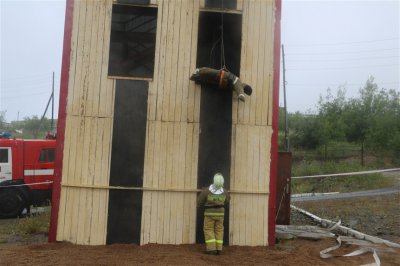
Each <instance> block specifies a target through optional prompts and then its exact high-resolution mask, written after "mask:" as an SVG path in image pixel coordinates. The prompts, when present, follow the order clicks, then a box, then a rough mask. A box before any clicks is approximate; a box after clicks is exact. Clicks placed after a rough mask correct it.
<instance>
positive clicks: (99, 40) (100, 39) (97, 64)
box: [90, 1, 106, 116]
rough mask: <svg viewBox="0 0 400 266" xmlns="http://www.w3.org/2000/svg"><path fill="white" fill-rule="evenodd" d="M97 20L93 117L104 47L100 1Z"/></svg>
mask: <svg viewBox="0 0 400 266" xmlns="http://www.w3.org/2000/svg"><path fill="white" fill-rule="evenodd" d="M97 6H98V7H97V9H98V11H97V12H96V13H98V20H97V23H96V24H97V27H96V31H95V32H94V34H95V35H96V38H97V41H96V50H95V51H96V52H95V55H94V67H93V69H92V72H91V73H93V75H92V79H94V80H93V86H92V87H91V96H90V97H91V99H92V101H93V104H92V110H91V113H92V115H93V116H98V115H99V101H100V99H99V96H100V86H101V83H100V81H101V66H102V59H103V45H104V27H105V15H106V7H105V5H104V3H103V2H102V1H99V2H98V3H97Z"/></svg>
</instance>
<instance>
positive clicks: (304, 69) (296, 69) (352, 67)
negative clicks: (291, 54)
mask: <svg viewBox="0 0 400 266" xmlns="http://www.w3.org/2000/svg"><path fill="white" fill-rule="evenodd" d="M395 66H397V67H398V66H399V65H375V66H351V67H345V66H344V67H340V68H287V69H286V70H295V71H313V70H343V69H357V68H367V67H395Z"/></svg>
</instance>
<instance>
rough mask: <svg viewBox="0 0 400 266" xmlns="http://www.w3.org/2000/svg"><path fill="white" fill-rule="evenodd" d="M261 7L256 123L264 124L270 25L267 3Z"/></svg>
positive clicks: (262, 3)
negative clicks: (267, 33) (265, 55)
mask: <svg viewBox="0 0 400 266" xmlns="http://www.w3.org/2000/svg"><path fill="white" fill-rule="evenodd" d="M259 9H260V12H261V14H260V23H259V24H260V27H259V34H258V36H259V38H260V39H259V48H258V60H257V82H256V87H257V94H256V95H254V96H255V100H256V110H255V115H256V117H255V124H256V125H262V124H263V123H262V111H263V96H264V91H265V90H268V89H269V88H268V84H266V83H265V72H264V54H265V46H267V45H268V44H267V43H266V42H265V38H266V32H267V31H266V27H269V25H266V21H267V12H266V7H265V3H264V2H261V5H260V6H259Z"/></svg>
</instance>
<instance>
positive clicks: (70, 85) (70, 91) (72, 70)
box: [67, 1, 81, 114]
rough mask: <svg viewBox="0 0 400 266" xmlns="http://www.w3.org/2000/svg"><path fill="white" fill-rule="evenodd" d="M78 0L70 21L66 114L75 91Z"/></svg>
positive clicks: (71, 109)
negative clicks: (69, 59) (69, 58)
mask: <svg viewBox="0 0 400 266" xmlns="http://www.w3.org/2000/svg"><path fill="white" fill-rule="evenodd" d="M80 8H81V3H80V1H76V2H75V3H74V10H73V13H74V14H73V23H72V27H73V28H72V37H71V61H70V69H69V81H68V100H67V114H72V112H73V99H74V92H75V79H76V75H77V74H78V73H77V72H76V66H77V60H78V47H79V46H78V43H79V42H80V40H79V38H78V36H79V31H80V27H79V25H80V22H79V21H80V19H81V17H80V16H79V14H80Z"/></svg>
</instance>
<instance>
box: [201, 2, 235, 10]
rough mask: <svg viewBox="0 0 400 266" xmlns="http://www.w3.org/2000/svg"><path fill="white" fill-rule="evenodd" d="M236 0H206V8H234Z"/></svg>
mask: <svg viewBox="0 0 400 266" xmlns="http://www.w3.org/2000/svg"><path fill="white" fill-rule="evenodd" d="M236 6H237V5H236V0H206V2H205V7H206V8H221V9H236Z"/></svg>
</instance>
